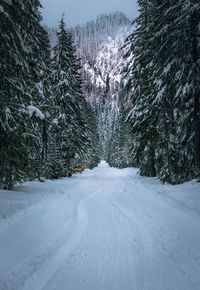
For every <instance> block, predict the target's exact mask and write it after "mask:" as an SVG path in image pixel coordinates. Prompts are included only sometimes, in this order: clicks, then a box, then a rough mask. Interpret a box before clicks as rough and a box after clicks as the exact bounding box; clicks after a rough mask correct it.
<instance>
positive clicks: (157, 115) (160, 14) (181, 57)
mask: <svg viewBox="0 0 200 290" xmlns="http://www.w3.org/2000/svg"><path fill="white" fill-rule="evenodd" d="M138 3H139V5H140V15H139V17H138V18H137V20H136V29H135V31H134V32H133V34H132V35H131V36H130V37H129V38H128V43H129V46H130V49H129V53H128V56H129V57H130V59H131V60H130V62H129V66H128V68H127V75H128V76H129V82H128V84H127V88H128V91H129V92H130V93H131V92H132V95H133V98H132V99H133V104H132V109H131V111H130V113H129V120H131V122H132V133H133V135H134V139H135V141H134V148H133V151H132V154H133V157H134V158H137V159H138V160H139V162H140V170H141V174H144V175H147V176H154V175H157V176H159V177H160V179H161V180H163V181H168V182H172V183H177V182H181V181H184V180H187V179H190V178H192V177H194V174H195V168H194V165H195V159H196V165H197V168H198V154H199V153H198V152H200V149H197V148H199V141H198V136H199V135H198V134H199V119H198V118H199V117H198V115H199V113H198V111H199V108H198V107H199V106H198V99H199V97H198V96H199V77H200V73H199V46H198V43H199V17H198V16H199V8H200V7H199V3H198V1H182V0H180V1H158V0H148V1H147V0H146V1H138ZM194 136H195V142H194ZM194 144H195V146H194ZM195 151H196V154H195ZM195 156H196V157H195Z"/></svg>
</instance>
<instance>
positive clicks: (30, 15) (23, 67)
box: [0, 0, 47, 188]
mask: <svg viewBox="0 0 200 290" xmlns="http://www.w3.org/2000/svg"><path fill="white" fill-rule="evenodd" d="M40 8H41V6H40V3H39V1H31V0H30V1H25V0H24V1H20V2H18V1H13V0H9V1H8V0H7V1H1V3H0V22H1V27H0V35H1V42H0V68H1V73H2V75H1V80H0V94H1V96H0V99H1V103H0V134H1V136H2V138H1V141H0V150H1V153H0V156H1V157H0V158H1V164H2V166H1V170H0V171H1V172H0V183H1V185H2V186H5V187H7V188H11V187H12V185H13V183H14V182H15V181H17V180H21V179H22V178H26V177H28V172H27V170H28V169H27V168H28V157H29V154H30V151H31V148H32V144H33V142H35V141H36V139H37V135H36V134H34V133H35V132H34V131H33V130H32V129H33V127H34V124H33V123H34V121H33V120H32V119H31V118H30V114H29V113H30V111H29V108H30V106H31V105H33V104H34V105H35V108H36V110H35V112H39V109H38V108H37V104H36V103H35V99H34V97H33V96H32V94H31V91H32V90H33V88H34V86H35V85H36V83H37V82H39V79H40V77H41V70H42V68H43V67H44V53H45V50H44V46H43V43H44V38H45V37H47V35H46V33H45V31H44V29H43V28H42V26H41V24H40V22H41V19H42V18H41V15H40V12H39V9H40ZM46 39H47V38H46ZM36 115H37V114H36Z"/></svg>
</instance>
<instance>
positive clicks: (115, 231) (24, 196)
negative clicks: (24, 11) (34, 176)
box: [0, 162, 200, 290]
mask: <svg viewBox="0 0 200 290" xmlns="http://www.w3.org/2000/svg"><path fill="white" fill-rule="evenodd" d="M136 172H137V171H136V170H135V169H124V170H119V169H114V168H110V167H108V165H107V164H106V163H105V162H102V163H101V164H100V166H99V167H98V168H95V169H94V170H93V171H90V170H86V171H85V172H84V173H83V174H82V175H76V176H73V177H72V178H71V179H62V180H58V181H47V182H46V183H39V182H33V183H27V184H25V185H23V186H22V187H21V188H20V190H23V191H24V193H21V192H16V193H14V192H12V193H8V192H3V191H2V192H0V203H1V205H2V207H1V206H0V213H1V215H0V218H1V220H0V289H1V290H11V289H12V290H17V289H23V290H24V289H26V290H42V289H43V290H150V289H151V290H175V289H176V290H199V289H200V213H199V207H195V202H194V203H193V204H191V203H189V202H187V200H186V199H187V198H188V197H187V193H188V190H191V188H192V186H193V187H194V188H195V190H196V192H193V194H192V193H191V199H193V201H194V199H196V200H198V201H199V200H200V190H199V187H200V185H199V184H198V185H197V184H194V183H188V184H185V185H182V186H177V187H173V186H169V185H166V186H165V185H161V184H159V182H158V181H156V180H155V179H147V178H143V177H140V176H138V175H137V174H136ZM172 191H174V192H173V194H172V195H170V194H171V192H172ZM181 191H182V192H183V193H184V194H185V195H184V194H183V196H182V195H181V197H182V199H180V192H181ZM6 207H7V211H6V212H3V209H4V210H5V208H6Z"/></svg>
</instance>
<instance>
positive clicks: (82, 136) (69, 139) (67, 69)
mask: <svg viewBox="0 0 200 290" xmlns="http://www.w3.org/2000/svg"><path fill="white" fill-rule="evenodd" d="M80 71H81V68H80V64H79V60H78V59H77V56H76V50H75V47H74V45H73V39H72V35H71V32H70V31H67V30H66V28H65V23H64V19H63V17H62V19H61V22H60V25H59V32H58V43H57V45H56V47H55V49H54V58H53V62H52V74H51V85H52V92H53V96H54V101H53V102H54V107H55V116H54V126H53V127H52V128H53V129H52V134H53V138H52V139H53V143H52V144H51V147H52V148H51V150H53V151H55V152H57V162H58V163H59V162H60V164H61V165H58V166H59V167H60V168H61V172H60V174H61V175H62V174H66V172H67V171H69V170H70V168H71V166H72V161H73V160H74V159H76V158H77V156H78V157H79V158H78V159H81V156H82V155H83V154H84V153H85V152H86V151H87V146H88V143H89V142H90V140H89V139H88V131H87V117H88V115H87V113H86V110H87V108H86V107H87V103H86V101H85V99H84V97H83V94H82V80H81V75H80ZM90 137H91V136H90ZM96 145H97V144H96ZM52 157H53V158H55V156H54V154H52Z"/></svg>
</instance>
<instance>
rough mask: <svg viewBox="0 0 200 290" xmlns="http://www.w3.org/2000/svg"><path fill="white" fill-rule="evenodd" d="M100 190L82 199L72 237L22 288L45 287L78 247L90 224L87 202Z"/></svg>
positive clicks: (27, 289)
mask: <svg viewBox="0 0 200 290" xmlns="http://www.w3.org/2000/svg"><path fill="white" fill-rule="evenodd" d="M100 191H101V189H98V190H97V191H95V193H92V194H90V195H89V196H87V197H85V198H84V199H82V200H81V201H80V203H79V204H78V207H77V212H78V217H77V223H76V227H75V229H74V231H73V232H72V234H71V237H70V238H69V240H68V241H67V242H66V244H65V245H63V247H62V248H60V249H59V250H58V252H57V253H56V254H55V255H54V256H53V257H51V258H50V259H49V260H48V261H47V263H45V264H44V265H43V266H42V269H41V270H40V271H39V272H36V273H35V274H34V275H33V277H31V278H30V279H29V280H28V281H26V282H25V285H24V287H23V288H22V289H23V290H30V289H38V290H39V289H43V288H44V287H45V285H46V284H47V282H48V281H49V280H50V278H51V277H52V276H53V274H54V273H55V272H56V271H57V270H58V269H59V267H60V266H61V265H62V264H63V263H64V262H65V261H66V259H67V258H68V257H69V256H70V255H71V254H72V253H73V251H74V250H75V249H76V248H77V247H78V245H79V243H80V242H81V239H82V237H83V235H84V233H85V231H86V228H87V224H88V216H87V212H86V210H85V207H86V204H87V202H88V200H90V199H91V198H93V197H94V196H96V195H98V193H99V192H100Z"/></svg>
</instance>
